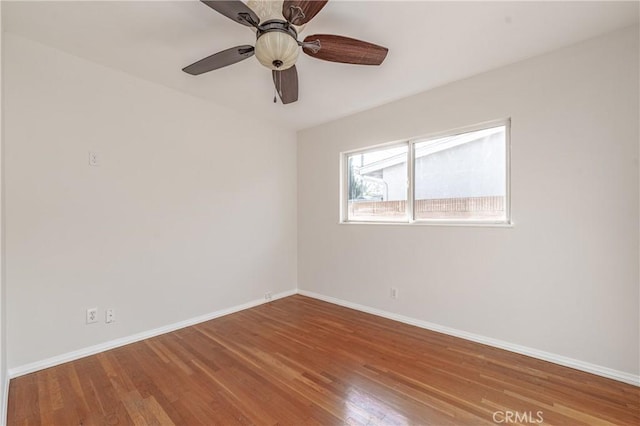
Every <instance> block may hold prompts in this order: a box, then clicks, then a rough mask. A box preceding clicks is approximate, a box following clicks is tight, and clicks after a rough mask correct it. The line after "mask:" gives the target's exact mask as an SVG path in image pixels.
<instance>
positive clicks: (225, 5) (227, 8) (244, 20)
mask: <svg viewBox="0 0 640 426" xmlns="http://www.w3.org/2000/svg"><path fill="white" fill-rule="evenodd" d="M200 1H202V3H204V4H206V5H207V6H209V7H210V8H211V9H213V10H215V11H216V12H218V13H220V14H222V15H224V16H226V17H227V18H229V19H231V20H232V21H236V22H238V23H240V24H242V25H246V26H247V27H257V26H258V24H260V18H259V17H258V15H256V13H255V12H254V11H253V10H251V9H250V8H249V6H247V5H246V4H244V3H242V2H241V1H240V0H235V1H218V0H213V1H205V0H200Z"/></svg>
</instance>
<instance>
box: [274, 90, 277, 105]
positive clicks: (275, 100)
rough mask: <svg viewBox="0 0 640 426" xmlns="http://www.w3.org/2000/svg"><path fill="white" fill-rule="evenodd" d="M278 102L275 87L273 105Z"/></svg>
mask: <svg viewBox="0 0 640 426" xmlns="http://www.w3.org/2000/svg"><path fill="white" fill-rule="evenodd" d="M276 102H277V99H276V88H275V87H274V88H273V103H274V104H275V103H276Z"/></svg>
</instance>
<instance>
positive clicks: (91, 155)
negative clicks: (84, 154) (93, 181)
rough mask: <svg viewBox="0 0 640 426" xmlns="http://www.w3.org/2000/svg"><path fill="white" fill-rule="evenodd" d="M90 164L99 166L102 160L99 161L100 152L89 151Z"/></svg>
mask: <svg viewBox="0 0 640 426" xmlns="http://www.w3.org/2000/svg"><path fill="white" fill-rule="evenodd" d="M89 165H90V166H99V165H100V162H99V161H98V154H97V153H95V152H89Z"/></svg>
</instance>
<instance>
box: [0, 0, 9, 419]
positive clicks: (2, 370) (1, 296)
mask: <svg viewBox="0 0 640 426" xmlns="http://www.w3.org/2000/svg"><path fill="white" fill-rule="evenodd" d="M2 41H3V34H2V2H0V425H2V424H4V422H5V421H6V409H7V406H6V404H7V402H8V400H7V398H8V395H7V393H8V391H9V389H7V388H5V386H6V385H8V381H7V344H6V338H7V333H6V325H7V322H6V320H5V315H6V300H7V298H6V294H5V279H4V199H3V198H4V167H3V165H4V155H3V151H4V126H3V123H2V111H3V110H4V108H2V85H3V83H2V80H3V78H2Z"/></svg>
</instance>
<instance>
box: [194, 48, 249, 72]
mask: <svg viewBox="0 0 640 426" xmlns="http://www.w3.org/2000/svg"><path fill="white" fill-rule="evenodd" d="M253 54H254V48H253V46H249V45H248V44H247V45H244V46H236V47H232V48H231V49H227V50H223V51H222V52H218V53H214V54H213V55H211V56H207V57H206V58H204V59H200V60H199V61H198V62H194V63H193V64H191V65H189V66H188V67H184V68H183V69H182V71H184V72H186V73H187V74H191V75H200V74H203V73H205V72H209V71H213V70H217V69H218V68H222V67H226V66H227V65H231V64H235V63H236V62H240V61H242V60H244V59H247V58H249V57H251V56H253Z"/></svg>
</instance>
